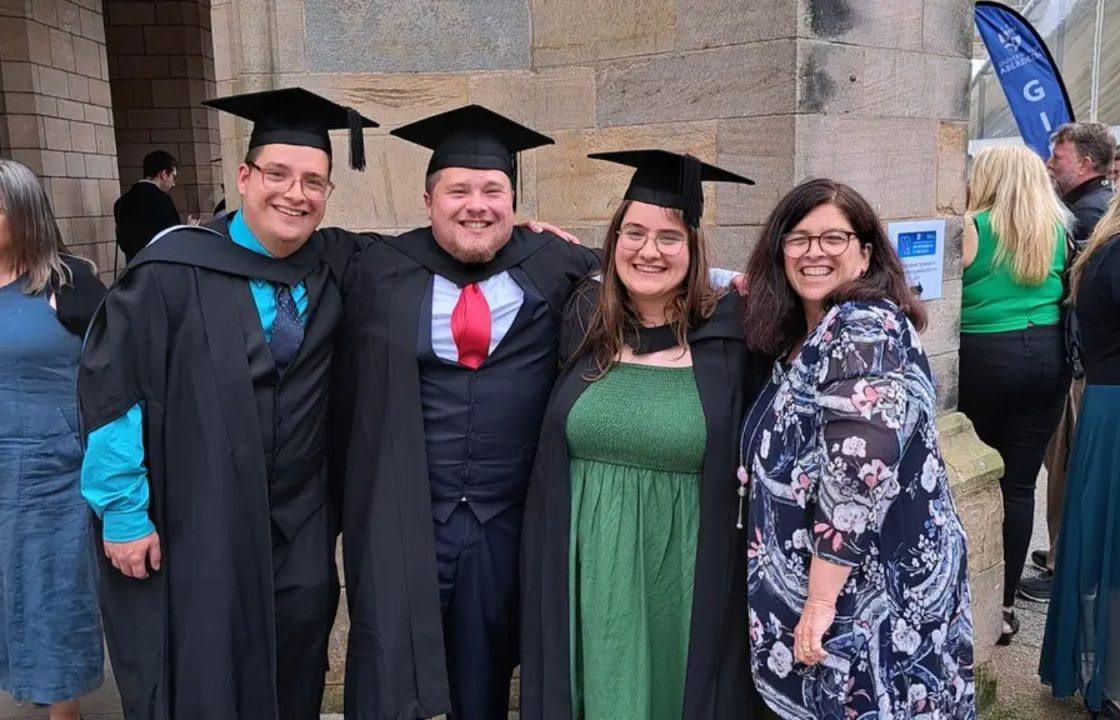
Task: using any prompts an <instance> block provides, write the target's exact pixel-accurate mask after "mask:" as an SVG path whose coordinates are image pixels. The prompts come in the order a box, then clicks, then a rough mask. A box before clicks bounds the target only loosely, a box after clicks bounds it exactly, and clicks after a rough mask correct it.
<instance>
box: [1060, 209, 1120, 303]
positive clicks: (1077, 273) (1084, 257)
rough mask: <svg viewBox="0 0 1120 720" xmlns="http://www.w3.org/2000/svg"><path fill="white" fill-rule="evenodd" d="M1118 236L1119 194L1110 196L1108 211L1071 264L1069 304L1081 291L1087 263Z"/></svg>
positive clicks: (1119, 222)
mask: <svg viewBox="0 0 1120 720" xmlns="http://www.w3.org/2000/svg"><path fill="white" fill-rule="evenodd" d="M1118 235H1120V194H1118V195H1113V196H1112V200H1111V202H1109V203H1108V209H1107V210H1105V212H1104V215H1102V216H1101V219H1100V220H1098V221H1097V225H1096V227H1094V228H1093V234H1092V235H1090V236H1089V240H1088V241H1087V242H1086V243H1085V249H1084V250H1082V251H1081V253H1080V254H1079V255H1078V256H1077V260H1075V261H1074V263H1073V268H1072V269H1071V270H1070V272H1069V288H1070V290H1069V298H1070V302H1071V303H1073V302H1076V301H1077V292H1078V291H1079V290H1080V289H1081V279H1082V277H1083V276H1084V275H1085V268H1086V267H1088V265H1089V261H1090V260H1091V259H1092V258H1093V256H1094V255H1096V254H1097V253H1098V252H1099V251H1100V250H1101V248H1103V247H1104V246H1105V245H1107V244H1108V241H1109V240H1112V239H1113V238H1115V237H1117V236H1118Z"/></svg>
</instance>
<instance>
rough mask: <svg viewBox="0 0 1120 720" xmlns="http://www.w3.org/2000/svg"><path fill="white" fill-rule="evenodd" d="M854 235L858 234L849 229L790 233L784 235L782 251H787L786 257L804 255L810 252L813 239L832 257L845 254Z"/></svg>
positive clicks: (822, 250)
mask: <svg viewBox="0 0 1120 720" xmlns="http://www.w3.org/2000/svg"><path fill="white" fill-rule="evenodd" d="M854 237H858V236H857V235H856V234H855V233H854V232H850V231H848V230H829V231H828V232H825V233H821V234H820V235H809V234H808V233H789V234H788V235H783V236H782V252H783V253H785V255H786V257H791V258H799V257H804V256H805V255H806V254H808V252H809V248H810V247H812V245H813V241H814V240H816V241H817V245H818V246H819V247H820V249H821V252H823V253H824V254H825V255H828V256H830V257H836V256H838V255H843V254H844V251H845V250H847V249H848V245H850V244H851V242H852V238H854Z"/></svg>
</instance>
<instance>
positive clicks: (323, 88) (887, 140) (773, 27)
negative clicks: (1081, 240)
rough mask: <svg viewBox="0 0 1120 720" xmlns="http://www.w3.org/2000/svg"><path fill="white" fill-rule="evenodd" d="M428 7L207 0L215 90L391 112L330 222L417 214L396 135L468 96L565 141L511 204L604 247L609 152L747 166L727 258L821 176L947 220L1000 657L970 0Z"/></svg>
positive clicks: (528, 168) (981, 551) (947, 366)
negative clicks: (973, 299)
mask: <svg viewBox="0 0 1120 720" xmlns="http://www.w3.org/2000/svg"><path fill="white" fill-rule="evenodd" d="M437 9H438V12H433V11H431V9H430V8H429V7H427V6H426V9H423V8H418V6H417V4H416V3H414V2H412V1H411V0H349V2H346V3H337V2H330V0H213V13H214V15H213V27H214V29H215V36H214V44H215V63H216V73H217V77H218V86H219V91H220V92H222V93H229V92H245V91H249V90H259V89H265V88H271V87H283V86H290V85H302V86H304V87H307V88H309V89H311V90H314V91H316V92H319V93H322V94H324V95H326V96H328V97H331V98H332V99H334V100H337V101H338V102H341V103H345V104H348V105H353V106H355V107H357V108H358V109H359V110H361V111H362V112H364V113H366V114H367V115H368V116H370V117H372V118H374V119H375V120H377V121H379V122H380V123H382V127H381V128H378V129H376V130H369V131H367V132H366V148H367V156H368V169H367V171H366V172H365V173H364V174H359V173H355V172H351V171H350V170H349V169H348V168H346V167H345V166H344V163H339V164H337V165H336V169H335V178H334V179H335V182H336V183H337V185H338V189H337V191H336V192H335V194H334V195H333V196H332V198H331V201H330V204H329V206H328V212H327V219H326V222H327V223H328V224H340V225H344V226H347V227H349V228H352V229H371V230H381V231H388V232H393V231H399V230H403V229H406V228H410V227H413V226H416V225H422V224H424V223H425V219H424V214H423V207H422V203H421V192H422V186H423V177H422V176H423V171H424V167H425V165H426V162H427V157H428V153H427V152H426V151H424V150H422V149H420V148H417V147H415V146H413V145H410V144H408V143H404V142H402V141H399V140H397V139H395V138H391V137H388V136H387V132H388V130H390V129H392V128H393V127H397V126H400V125H402V124H404V123H406V122H409V121H412V120H415V119H418V118H420V117H424V116H426V115H430V114H433V113H436V112H440V111H443V110H447V109H450V108H452V107H455V106H458V105H461V104H464V103H468V102H477V103H482V104H485V105H487V106H489V107H491V108H493V109H495V110H497V111H499V112H502V113H504V114H507V115H509V116H511V117H513V118H514V119H516V120H518V121H521V122H524V123H526V124H528V125H530V126H532V127H534V128H536V129H538V130H540V131H542V132H544V133H547V134H549V135H552V136H553V137H555V138H556V140H557V144H556V145H553V146H549V147H546V148H542V149H539V150H536V151H532V152H530V153H527V154H525V156H524V159H523V163H522V172H521V175H522V177H521V188H520V197H519V207H520V208H521V211H522V214H523V215H525V216H529V217H539V218H541V219H544V220H548V221H550V222H553V223H556V224H558V225H561V226H563V227H566V228H569V229H571V230H573V231H574V232H575V233H576V234H577V235H579V236H580V237H581V239H582V240H583V241H584V242H585V243H588V244H592V245H599V244H600V243H601V241H602V236H603V233H604V231H605V228H606V225H607V222H608V220H609V215H610V211H611V209H612V208H614V207H616V206H617V204H618V202H619V201H620V199H621V196H622V193H623V192H624V190H625V188H626V183H627V179H628V173H627V171H626V170H624V169H622V168H620V167H616V166H613V165H610V164H607V163H602V162H597V161H592V160H588V159H587V158H586V154H587V153H590V152H595V151H603V150H620V149H639V148H651V147H660V148H666V149H670V150H677V151H687V152H691V153H693V154H694V155H696V156H698V157H700V158H701V159H703V160H706V161H710V162H715V163H717V164H719V165H722V166H725V167H728V168H729V169H732V170H735V171H738V172H741V173H743V174H745V175H747V176H748V177H751V178H754V179H755V180H756V181H757V182H758V185H756V186H754V187H741V186H718V187H717V188H716V189H715V192H714V193H711V194H710V195H709V204H708V207H707V213H706V220H707V222H708V223H710V225H709V226H708V227H707V232H708V233H709V237H710V238H711V239H712V245H713V251H714V252H713V254H714V257H715V261H716V262H717V263H718V264H720V265H723V266H725V267H742V266H743V265H744V263H745V261H746V258H747V256H748V254H749V252H750V250H751V248H752V246H753V243H754V242H755V239H756V237H757V234H758V229H759V226H760V225H761V224H762V222H763V221H764V219H765V217H766V215H767V213H768V212H769V211H770V209H771V208H772V207H773V205H774V203H775V202H776V201H777V200H778V198H780V197H781V196H782V195H783V194H784V193H786V192H787V191H788V190H789V189H790V188H791V187H792V186H793V185H794V184H796V183H798V182H800V181H802V180H805V179H808V178H810V177H820V176H828V177H833V178H836V179H838V180H842V181H845V182H847V183H849V184H851V185H853V186H854V187H856V188H857V189H858V190H859V191H860V192H861V193H863V194H864V195H866V196H867V197H868V199H869V200H870V201H871V202H872V204H873V205H874V206H875V208H876V209H877V211H878V212H879V213H880V215H881V216H882V218H883V219H884V221H887V222H889V221H893V220H903V219H915V218H945V219H946V221H947V227H948V229H949V231H948V236H949V237H948V242H947V257H946V263H945V278H944V284H943V287H942V294H943V297H942V299H940V300H936V301H933V302H932V303H930V307H929V309H930V314H931V325H930V328H929V329H928V330H927V331H926V333H925V335H924V342H925V344H926V347H927V350H928V351H929V353H930V356H931V358H932V362H933V365H934V368H935V371H936V373H937V378H938V387H939V391H940V404H941V409H942V410H943V411H944V414H943V416H942V418H941V421H940V424H941V427H942V444H943V449H944V453H945V456H946V460H947V463H948V464H949V466H950V470H951V472H952V475H953V483H954V488H955V493H956V497H957V502H958V504H959V506H960V509H961V513H962V515H963V516H964V521H965V525H966V529H967V530H968V532H969V536H970V543H971V545H970V567H971V572H972V591H973V600H974V614H975V622H976V640H977V660H978V661H979V662H980V663H981V664H983V663H985V662H987V660H988V658H989V657H990V649H991V646H992V643H993V641H994V639H995V638H996V636H997V635H998V626H999V613H998V607H999V601H1000V593H1001V588H1000V584H1001V581H1002V558H1001V555H1002V553H1001V548H1000V534H999V517H1000V504H999V491H998V486H997V485H996V481H997V480H998V477H999V475H1000V473H1001V472H1002V470H1001V465H1000V461H999V458H998V456H996V455H995V453H994V452H992V451H991V450H990V449H988V448H986V447H984V446H983V445H982V444H981V443H979V441H978V440H977V439H976V436H975V433H974V432H973V431H972V428H971V425H970V423H969V422H968V421H967V419H965V418H964V417H963V416H961V415H960V414H958V413H954V412H953V408H955V406H956V402H957V349H958V335H959V324H960V323H959V316H960V310H959V308H960V293H961V282H960V276H961V229H962V225H963V223H962V219H961V216H962V213H963V211H964V170H965V147H966V141H967V121H968V102H969V95H968V82H969V76H970V66H969V61H970V58H971V37H972V36H971V32H972V30H971V24H972V3H971V1H970V0H896V1H895V2H890V3H886V2H883V3H874V2H855V1H854V0H776V1H774V2H765V3H764V2H743V1H742V0H691V1H690V2H678V1H677V0H643V1H642V2H636V1H633V0H610V1H608V2H603V1H602V0H492V1H491V2H488V3H485V4H481V5H480V4H478V3H472V2H468V1H467V0H448V1H447V2H444V3H440V4H439V5H438V8H437ZM221 128H222V143H223V156H224V158H225V159H226V164H225V173H226V176H227V178H228V177H232V172H233V169H234V167H235V166H236V164H237V163H236V160H237V158H238V157H240V156H241V154H243V152H244V149H245V138H246V135H247V126H246V125H245V124H244V123H240V122H235V121H233V120H231V119H228V118H222V120H221ZM337 142H339V143H344V142H345V141H344V139H343V135H342V134H341V133H340V134H339V135H338V140H337ZM343 147H345V145H344V144H340V145H338V149H339V151H340V152H341V151H342V148H343ZM339 630H341V627H340V628H339ZM337 678H338V675H337V668H336V669H335V672H334V674H332V682H333V681H335V680H337Z"/></svg>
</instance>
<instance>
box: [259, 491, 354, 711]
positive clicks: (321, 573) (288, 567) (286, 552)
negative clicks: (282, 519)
mask: <svg viewBox="0 0 1120 720" xmlns="http://www.w3.org/2000/svg"><path fill="white" fill-rule="evenodd" d="M334 544H335V533H334V528H333V525H332V524H331V522H330V520H329V516H328V510H327V506H326V505H324V506H323V507H322V508H320V509H319V511H318V512H316V513H315V514H314V515H312V516H311V518H309V519H308V521H307V522H306V523H305V524H304V525H303V527H301V528H300V529H299V531H298V532H297V533H296V535H295V537H293V538H292V539H291V540H290V541H289V540H286V539H285V538H284V537H283V536H282V535H281V534H280V532H279V531H278V530H277V529H276V526H275V525H274V526H273V528H272V560H273V578H274V580H273V581H274V583H275V603H276V604H275V609H276V695H277V701H278V704H279V708H280V717H279V720H318V718H319V710H320V705H321V704H322V702H323V689H324V686H325V684H326V673H327V664H328V661H327V647H328V644H329V642H330V635H331V627H332V626H333V625H334V616H335V611H336V610H337V609H338V592H339V588H338V570H337V568H336V567H335V562H334Z"/></svg>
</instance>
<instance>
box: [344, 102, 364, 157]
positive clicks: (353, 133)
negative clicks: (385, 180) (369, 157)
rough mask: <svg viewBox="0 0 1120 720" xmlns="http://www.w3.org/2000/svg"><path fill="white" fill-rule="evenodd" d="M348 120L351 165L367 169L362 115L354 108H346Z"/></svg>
mask: <svg viewBox="0 0 1120 720" xmlns="http://www.w3.org/2000/svg"><path fill="white" fill-rule="evenodd" d="M346 121H347V123H348V124H349V125H350V167H352V168H354V169H355V170H365V169H366V139H365V136H364V135H363V134H362V116H361V115H360V114H359V113H358V111H357V110H355V109H354V108H349V107H348V108H346Z"/></svg>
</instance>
